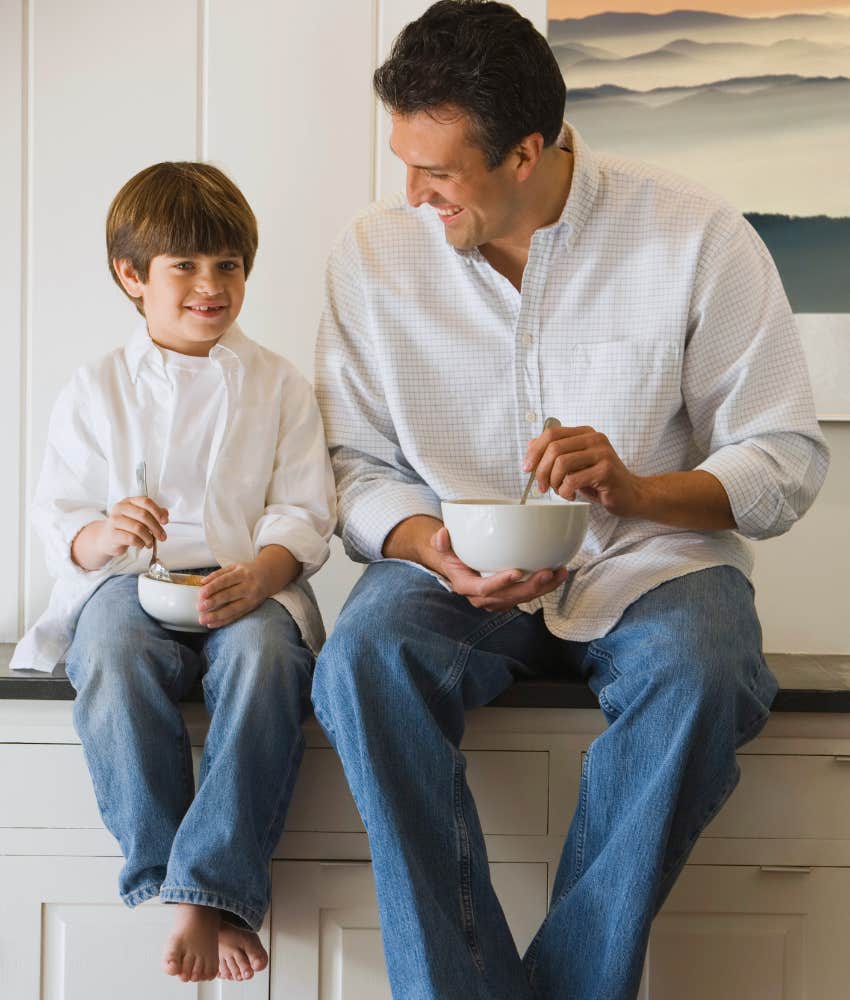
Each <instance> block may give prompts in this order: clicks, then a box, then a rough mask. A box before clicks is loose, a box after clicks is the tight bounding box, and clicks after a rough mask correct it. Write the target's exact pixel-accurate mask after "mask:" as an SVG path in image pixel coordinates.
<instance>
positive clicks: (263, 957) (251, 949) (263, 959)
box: [242, 934, 269, 972]
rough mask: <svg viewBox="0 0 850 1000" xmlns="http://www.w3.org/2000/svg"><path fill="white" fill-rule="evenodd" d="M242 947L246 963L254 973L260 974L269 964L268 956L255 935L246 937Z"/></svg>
mask: <svg viewBox="0 0 850 1000" xmlns="http://www.w3.org/2000/svg"><path fill="white" fill-rule="evenodd" d="M242 947H243V948H244V949H245V954H246V955H247V956H248V961H249V962H250V963H251V968H252V969H253V970H254V972H262V971H263V969H265V967H266V966H267V965H268V964H269V956H268V953H267V952H266V949H265V948H264V947H263V946H262V943H261V942H260V939H259V938H258V937H257V935H256V934H249V935H246V938H245V942H244V944H243V945H242Z"/></svg>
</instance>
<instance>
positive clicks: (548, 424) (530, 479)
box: [520, 417, 561, 506]
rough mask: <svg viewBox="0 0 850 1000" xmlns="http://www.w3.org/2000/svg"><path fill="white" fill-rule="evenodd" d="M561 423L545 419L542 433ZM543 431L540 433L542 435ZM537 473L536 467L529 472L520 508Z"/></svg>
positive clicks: (550, 418) (553, 419)
mask: <svg viewBox="0 0 850 1000" xmlns="http://www.w3.org/2000/svg"><path fill="white" fill-rule="evenodd" d="M560 426H561V421H560V420H558V418H557V417H547V418H546V419H545V420H544V421H543V431H548V430H549V428H550V427H560ZM543 431H541V432H540V433H541V434H542V433H543ZM536 472H537V466H536V465H535V466H534V468H533V469H532V470H531V474H530V475H529V477H528V482H527V483H526V484H525V489H524V490H523V491H522V499H521V500H520V506H522V505H523V504H524V503H525V501H526V500H527V499H528V494H529V493H530V492H531V485H532V483H533V482H534V474H535V473H536Z"/></svg>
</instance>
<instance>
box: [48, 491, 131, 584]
mask: <svg viewBox="0 0 850 1000" xmlns="http://www.w3.org/2000/svg"><path fill="white" fill-rule="evenodd" d="M105 520H106V518H105V517H104V514H103V511H102V510H97V509H95V508H91V507H84V508H81V509H80V510H74V511H69V512H68V513H66V514H62V515H61V516H60V517H58V518H56V519H55V520H54V521H53V524H52V530H51V531H50V533H49V536H48V537H47V538H45V549H47V550H48V553H47V556H48V561H49V563H50V565H49V569H50V570H51V572H52V573H53V575H54V576H56V577H59V576H63V577H69V576H76V577H88V576H89V575H90V573H91V572H92V571H91V570H87V569H83V567H82V566H78V565H77V564H76V563H75V562H74V560H73V559H72V558H71V545H72V544H73V541H74V539H75V538H76V537H77V535H79V533H80V532H81V531H82V530H83V528H85V527H86V526H87V525H89V524H93V523H94V522H95V521H105ZM115 559H116V557H115V556H113V557H112V558H111V559H110V560H109V561H108V562H107V563H105V564H104V565H103V566H101V567H100V569H98V570H95V571H94V572H97V573H102V572H103V571H104V570H107V569H109V567H110V566H112V564H113V563H114V562H115Z"/></svg>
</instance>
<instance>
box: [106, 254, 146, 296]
mask: <svg viewBox="0 0 850 1000" xmlns="http://www.w3.org/2000/svg"><path fill="white" fill-rule="evenodd" d="M112 266H113V268H114V269H115V273H116V274H117V275H118V280H119V281H120V282H121V285H122V287H123V289H124V291H125V292H126V293H127V294H128V295H129V296H130V298H131V299H140V298H141V297H142V293H143V292H144V290H145V284H144V282H143V281H142V280H141V279H140V278H139V275H138V273H137V271H136V269H135V267H133V262H132V261H131V260H130V259H129V258H124V259H122V260H119V259H118V258H115V259H113V261H112Z"/></svg>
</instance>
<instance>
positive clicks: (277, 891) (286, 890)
mask: <svg viewBox="0 0 850 1000" xmlns="http://www.w3.org/2000/svg"><path fill="white" fill-rule="evenodd" d="M490 872H491V876H492V879H493V885H494V887H495V889H496V892H497V893H498V895H499V899H500V901H501V903H502V907H503V908H504V911H505V916H506V917H507V920H508V924H509V925H510V928H511V931H512V933H513V935H514V940H515V941H516V943H517V947H518V948H519V950H520V953H522V952H523V951H525V949H526V948H527V947H528V944H529V943H530V942H531V939H532V937H533V936H534V934H535V933H536V932H537V928H538V927H539V926H540V923H541V922H542V920H543V918H544V916H545V915H546V907H547V903H548V900H547V875H548V870H547V865H546V864H545V863H538V862H530V863H524V862H523V863H519V862H517V863H499V864H492V865H490ZM272 883H273V888H272V968H271V988H272V996H273V997H277V996H285V997H287V1000H391V994H390V987H389V982H388V980H387V973H386V968H385V966H384V953H383V948H382V945H381V932H380V925H379V922H378V905H377V901H376V899H375V885H374V882H373V880H372V866H371V865H370V864H369V863H368V862H361V863H348V864H346V863H340V864H326V863H320V862H307V861H277V862H275V863H274V864H273V865H272Z"/></svg>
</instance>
